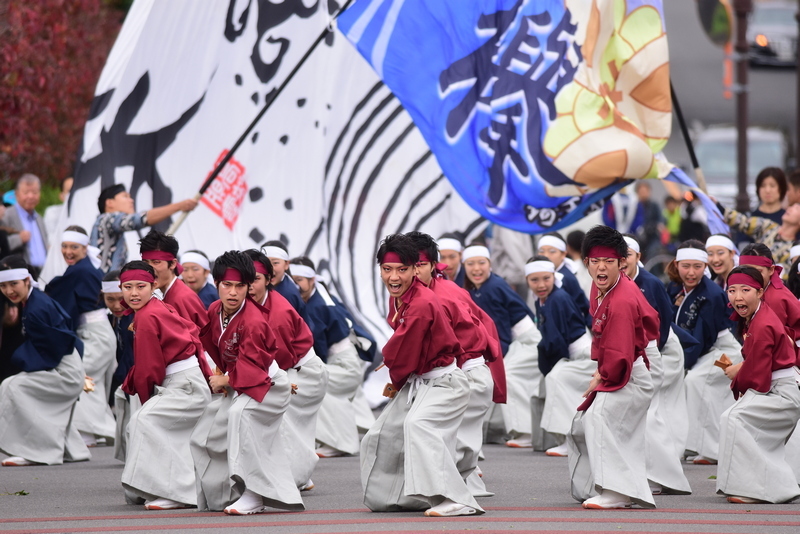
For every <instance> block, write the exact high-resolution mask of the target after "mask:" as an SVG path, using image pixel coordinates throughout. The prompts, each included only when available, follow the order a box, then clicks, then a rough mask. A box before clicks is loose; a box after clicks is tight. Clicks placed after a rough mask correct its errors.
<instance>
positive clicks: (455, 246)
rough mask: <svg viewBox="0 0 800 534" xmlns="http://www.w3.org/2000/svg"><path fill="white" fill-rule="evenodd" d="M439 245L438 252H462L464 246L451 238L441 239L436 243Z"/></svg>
mask: <svg viewBox="0 0 800 534" xmlns="http://www.w3.org/2000/svg"><path fill="white" fill-rule="evenodd" d="M436 244H437V245H439V250H456V251H458V252H461V251H463V250H464V245H462V244H461V242H460V241H459V240H458V239H453V238H452V237H443V238H441V239H440V240H439V241H437V242H436Z"/></svg>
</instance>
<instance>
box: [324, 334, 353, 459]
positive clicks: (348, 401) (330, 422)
mask: <svg viewBox="0 0 800 534" xmlns="http://www.w3.org/2000/svg"><path fill="white" fill-rule="evenodd" d="M326 365H327V369H328V387H327V391H326V393H325V397H324V398H323V399H322V405H321V406H320V408H319V413H318V414H317V441H319V442H320V443H322V444H323V445H327V446H328V447H332V448H334V449H336V450H338V451H341V452H343V453H346V454H358V449H359V438H358V426H356V412H355V409H354V408H353V404H352V399H353V397H355V396H356V393H357V392H358V390H359V389H361V382H362V376H363V375H362V372H361V358H359V357H358V352H357V351H356V348H355V346H354V345H353V344H352V343H351V342H350V338H345V339H343V340H342V341H340V342H339V343H336V344H334V345H333V346H331V347H330V350H329V352H328V363H327V364H326Z"/></svg>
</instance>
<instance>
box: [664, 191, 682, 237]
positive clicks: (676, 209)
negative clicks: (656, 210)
mask: <svg viewBox="0 0 800 534" xmlns="http://www.w3.org/2000/svg"><path fill="white" fill-rule="evenodd" d="M661 215H662V216H663V217H664V221H666V226H667V231H668V232H669V240H670V242H675V241H678V239H679V236H680V234H681V222H682V220H683V217H681V205H680V202H678V199H677V198H675V197H673V196H668V197H667V198H665V199H664V210H663V211H662V212H661Z"/></svg>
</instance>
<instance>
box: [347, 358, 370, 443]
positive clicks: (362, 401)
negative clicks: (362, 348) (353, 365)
mask: <svg viewBox="0 0 800 534" xmlns="http://www.w3.org/2000/svg"><path fill="white" fill-rule="evenodd" d="M362 367H363V365H362ZM350 402H351V403H352V405H353V411H354V413H355V415H356V426H357V427H358V431H359V432H362V433H366V432H368V431H369V429H370V428H372V425H374V424H375V414H373V413H372V408H370V407H369V402H367V396H366V395H364V383H363V381H362V383H361V384H359V386H358V389H357V390H356V395H355V397H353V400H351V401H350Z"/></svg>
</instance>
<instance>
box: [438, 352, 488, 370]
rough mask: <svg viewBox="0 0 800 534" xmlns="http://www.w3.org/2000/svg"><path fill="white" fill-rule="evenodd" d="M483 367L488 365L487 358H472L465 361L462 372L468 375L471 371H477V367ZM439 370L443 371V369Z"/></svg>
mask: <svg viewBox="0 0 800 534" xmlns="http://www.w3.org/2000/svg"><path fill="white" fill-rule="evenodd" d="M482 365H486V358H484V357H483V356H478V357H477V358H472V359H471V360H467V361H465V362H464V365H462V366H461V370H462V371H464V372H465V373H466V372H467V371H469V370H470V369H475V368H476V367H480V366H482ZM439 369H441V367H440V368H439Z"/></svg>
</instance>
